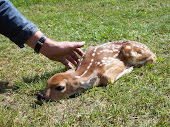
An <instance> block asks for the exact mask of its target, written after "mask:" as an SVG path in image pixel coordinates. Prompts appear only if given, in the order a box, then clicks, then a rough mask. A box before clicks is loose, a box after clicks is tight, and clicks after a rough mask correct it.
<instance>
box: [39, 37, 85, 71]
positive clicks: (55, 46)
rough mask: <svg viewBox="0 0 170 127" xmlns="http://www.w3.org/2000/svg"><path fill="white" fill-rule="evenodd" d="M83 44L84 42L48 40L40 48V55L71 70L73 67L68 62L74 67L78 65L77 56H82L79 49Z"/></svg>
mask: <svg viewBox="0 0 170 127" xmlns="http://www.w3.org/2000/svg"><path fill="white" fill-rule="evenodd" d="M84 44H85V42H67V41H64V42H56V41H53V40H51V39H49V38H48V39H47V40H46V41H45V43H44V44H43V46H42V47H41V49H40V53H42V54H43V55H45V56H46V57H48V58H49V59H51V60H55V61H59V62H61V63H62V64H64V65H65V66H66V67H68V68H69V69H71V68H73V67H72V65H71V64H70V63H69V62H71V63H72V64H73V65H74V66H77V65H78V63H79V62H80V59H79V57H78V55H80V56H82V55H83V51H82V50H81V49H80V47H82V46H84ZM77 54H78V55H77Z"/></svg>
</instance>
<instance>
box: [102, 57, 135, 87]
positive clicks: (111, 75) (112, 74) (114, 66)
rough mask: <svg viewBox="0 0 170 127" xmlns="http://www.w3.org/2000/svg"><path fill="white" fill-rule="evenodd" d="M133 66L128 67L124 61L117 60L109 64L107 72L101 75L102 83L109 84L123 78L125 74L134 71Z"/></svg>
mask: <svg viewBox="0 0 170 127" xmlns="http://www.w3.org/2000/svg"><path fill="white" fill-rule="evenodd" d="M132 70H133V67H129V68H127V67H126V66H125V65H124V63H123V62H122V61H120V60H119V59H118V60H115V61H114V62H112V63H111V64H110V65H109V66H107V69H106V72H105V73H104V74H103V75H102V76H101V84H102V85H107V84H109V83H110V82H112V83H113V82H114V81H115V80H117V79H119V78H121V77H122V76H123V75H125V74H129V73H130V72H132Z"/></svg>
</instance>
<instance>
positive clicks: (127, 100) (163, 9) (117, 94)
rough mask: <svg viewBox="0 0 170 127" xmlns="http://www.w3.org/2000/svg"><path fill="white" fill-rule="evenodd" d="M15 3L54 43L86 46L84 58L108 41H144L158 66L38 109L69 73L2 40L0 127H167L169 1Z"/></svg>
mask: <svg viewBox="0 0 170 127" xmlns="http://www.w3.org/2000/svg"><path fill="white" fill-rule="evenodd" d="M11 1H12V2H13V3H14V5H15V6H16V7H17V8H18V9H19V10H20V12H21V13H22V14H23V15H24V16H25V17H26V18H28V19H29V20H31V21H32V22H33V23H34V24H36V25H37V26H38V27H39V28H40V29H41V31H43V32H44V33H45V34H46V35H47V36H48V37H50V38H52V39H54V40H57V41H85V42H86V45H85V46H84V47H83V48H82V49H83V50H84V51H85V49H86V48H87V47H88V46H90V45H98V44H102V43H105V42H108V41H110V40H133V41H139V42H142V43H144V44H146V45H147V46H148V47H149V48H150V49H151V50H152V51H153V52H154V53H155V54H156V55H157V57H158V60H157V63H156V64H154V65H147V66H145V67H141V68H136V69H134V71H133V72H132V73H131V74H129V75H127V76H124V77H123V78H121V79H120V80H118V81H116V82H115V83H113V84H111V85H109V86H107V87H96V88H93V89H90V90H87V91H86V92H85V93H83V94H81V95H80V96H77V97H76V98H72V99H63V100H60V101H57V102H48V103H44V104H43V105H41V106H40V105H38V104H36V94H37V93H39V91H40V90H42V89H44V88H45V87H46V81H47V79H48V78H49V77H51V76H52V75H54V74H55V73H59V72H64V71H66V69H65V67H64V66H63V65H61V64H60V63H58V62H55V61H50V60H48V59H47V58H45V57H44V56H42V55H40V54H35V53H34V52H33V50H32V49H31V48H29V47H26V48H24V49H20V48H18V47H17V46H16V45H15V44H13V43H11V42H10V40H9V39H7V38H6V37H4V36H2V35H1V36H0V38H1V40H0V43H1V45H0V79H2V80H3V81H5V82H4V83H2V82H1V88H0V126H4V127H5V126H62V127H63V126H65V127H67V126H93V127H95V126H102V127H103V126H107V127H109V126H142V127H143V126H165V127H166V126H169V125H170V122H169V120H170V119H169V112H170V108H169V106H170V101H169V96H170V81H169V80H170V79H169V77H170V75H169V65H170V59H169V50H170V45H169V40H170V38H169V30H170V28H169V27H170V23H169V21H170V18H169V12H170V9H169V5H170V2H169V1H168V0H160V1H157V0H152V1H149V0H138V1H133V0H103V1H100V0H92V1H90V0H85V1H81V0H64V1H62V0H55V1H53V0H49V1H48V2H46V1H45V0H42V1H40V0H22V1H21V0H11ZM8 82H9V83H8ZM7 84H8V87H6V85H7Z"/></svg>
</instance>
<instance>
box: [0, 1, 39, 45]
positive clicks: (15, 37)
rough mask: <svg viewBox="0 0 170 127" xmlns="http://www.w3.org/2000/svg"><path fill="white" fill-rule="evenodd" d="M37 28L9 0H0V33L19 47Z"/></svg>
mask: <svg viewBox="0 0 170 127" xmlns="http://www.w3.org/2000/svg"><path fill="white" fill-rule="evenodd" d="M36 31H38V28H37V27H36V26H35V25H34V24H33V23H32V22H31V21H29V20H27V19H26V18H25V17H24V16H23V15H22V14H21V13H20V12H19V11H18V10H17V9H16V8H15V7H14V6H13V4H12V3H11V2H10V1H9V0H0V33H1V34H3V35H4V36H6V37H8V38H9V39H10V40H11V41H13V42H14V43H16V44H17V45H18V46H19V47H21V48H22V47H24V43H25V42H26V41H27V40H28V39H29V38H30V37H31V36H32V35H33V34H34V33H35V32H36Z"/></svg>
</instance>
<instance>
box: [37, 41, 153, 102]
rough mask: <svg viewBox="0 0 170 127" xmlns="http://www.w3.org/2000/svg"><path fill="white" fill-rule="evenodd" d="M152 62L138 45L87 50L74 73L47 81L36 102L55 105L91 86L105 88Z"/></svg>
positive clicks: (127, 43) (116, 44)
mask: <svg viewBox="0 0 170 127" xmlns="http://www.w3.org/2000/svg"><path fill="white" fill-rule="evenodd" d="M155 62H156V56H155V55H154V54H153V52H151V51H150V50H149V48H148V47H147V46H146V45H144V44H142V43H139V42H134V41H113V42H109V43H105V44H102V45H99V46H90V47H89V48H88V49H87V50H86V51H85V53H84V56H83V57H82V59H81V61H80V63H79V65H78V67H77V68H76V69H73V70H68V71H67V72H63V73H58V74H55V75H54V76H52V77H51V78H50V79H49V80H48V81H47V87H46V88H45V90H44V91H42V92H41V93H40V94H39V95H38V99H39V100H42V99H45V100H52V101H55V100H59V99H62V98H66V97H69V96H70V95H73V94H75V93H80V92H83V91H85V90H86V89H89V88H92V87H94V86H100V85H103V86H106V85H108V84H110V83H113V82H114V81H115V80H117V79H119V78H120V77H122V76H123V75H125V74H129V73H130V72H132V70H133V67H140V66H142V65H145V64H148V63H155Z"/></svg>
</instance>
